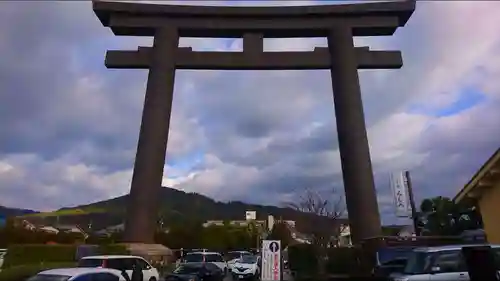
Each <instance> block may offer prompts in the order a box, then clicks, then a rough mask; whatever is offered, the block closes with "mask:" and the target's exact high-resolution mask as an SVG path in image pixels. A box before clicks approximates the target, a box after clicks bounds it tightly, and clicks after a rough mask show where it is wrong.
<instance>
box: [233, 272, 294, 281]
mask: <svg viewBox="0 0 500 281" xmlns="http://www.w3.org/2000/svg"><path fill="white" fill-rule="evenodd" d="M259 280H260V278H259ZM224 281H238V280H234V279H233V277H232V275H231V274H228V275H227V276H226V277H225V278H224ZM283 281H293V276H292V274H291V272H290V271H289V270H285V271H283Z"/></svg>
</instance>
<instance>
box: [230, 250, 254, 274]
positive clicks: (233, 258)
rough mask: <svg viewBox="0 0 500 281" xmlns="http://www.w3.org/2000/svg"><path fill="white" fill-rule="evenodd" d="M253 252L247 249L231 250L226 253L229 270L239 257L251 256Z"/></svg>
mask: <svg viewBox="0 0 500 281" xmlns="http://www.w3.org/2000/svg"><path fill="white" fill-rule="evenodd" d="M252 255H253V254H252V253H250V252H249V251H231V252H228V253H227V257H228V259H227V265H228V267H229V269H230V270H232V269H233V265H234V263H235V262H236V261H237V260H239V259H241V258H242V257H243V256H252Z"/></svg>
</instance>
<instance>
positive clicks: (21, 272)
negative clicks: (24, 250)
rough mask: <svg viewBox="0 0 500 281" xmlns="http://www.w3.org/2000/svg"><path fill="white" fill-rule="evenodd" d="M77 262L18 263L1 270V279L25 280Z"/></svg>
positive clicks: (4, 280)
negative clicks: (39, 273) (41, 272)
mask: <svg viewBox="0 0 500 281" xmlns="http://www.w3.org/2000/svg"><path fill="white" fill-rule="evenodd" d="M75 266H76V264H75V263H39V264H29V265H17V266H12V267H9V268H6V269H2V271H1V272H0V281H24V280H26V279H27V278H29V277H31V276H33V275H35V274H37V273H38V272H40V271H44V270H47V269H52V268H65V267H75Z"/></svg>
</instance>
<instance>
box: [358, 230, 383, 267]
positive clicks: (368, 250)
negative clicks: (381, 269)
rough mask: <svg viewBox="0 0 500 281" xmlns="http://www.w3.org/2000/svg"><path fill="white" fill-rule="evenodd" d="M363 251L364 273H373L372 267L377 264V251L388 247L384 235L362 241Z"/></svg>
mask: <svg viewBox="0 0 500 281" xmlns="http://www.w3.org/2000/svg"><path fill="white" fill-rule="evenodd" d="M360 246H361V249H362V252H363V259H362V269H361V270H360V271H362V272H363V273H364V274H371V271H372V269H373V268H374V267H375V266H376V265H377V251H378V250H380V249H381V248H384V247H386V246H387V245H386V243H385V241H384V238H383V237H373V238H369V239H365V240H363V241H362V242H361V245H360Z"/></svg>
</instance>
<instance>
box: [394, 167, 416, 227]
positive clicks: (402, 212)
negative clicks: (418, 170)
mask: <svg viewBox="0 0 500 281" xmlns="http://www.w3.org/2000/svg"><path fill="white" fill-rule="evenodd" d="M391 189H392V195H393V198H394V205H395V208H396V216H398V217H405V218H407V217H409V216H410V214H411V206H410V200H409V198H408V188H407V186H406V177H405V173H404V172H399V173H392V174H391Z"/></svg>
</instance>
